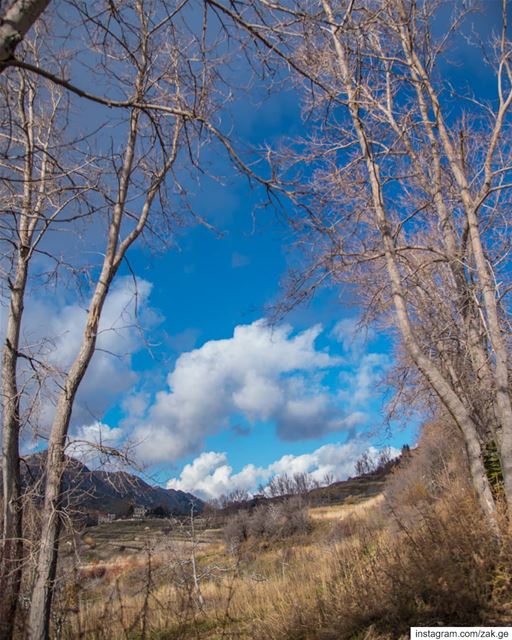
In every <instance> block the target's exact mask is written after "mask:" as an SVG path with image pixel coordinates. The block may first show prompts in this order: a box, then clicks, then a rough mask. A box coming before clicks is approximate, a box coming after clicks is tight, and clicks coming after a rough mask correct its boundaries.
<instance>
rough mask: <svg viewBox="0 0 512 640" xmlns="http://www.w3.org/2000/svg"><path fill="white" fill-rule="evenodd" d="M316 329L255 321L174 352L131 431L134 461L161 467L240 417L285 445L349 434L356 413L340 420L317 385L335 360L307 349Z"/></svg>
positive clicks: (328, 395) (340, 411)
mask: <svg viewBox="0 0 512 640" xmlns="http://www.w3.org/2000/svg"><path fill="white" fill-rule="evenodd" d="M320 332H321V327H320V326H318V325H317V326H314V327H312V328H310V329H307V330H306V331H303V332H301V333H298V334H295V335H294V334H293V332H292V328H291V327H290V326H288V325H282V326H279V327H270V326H268V325H267V324H266V323H265V322H264V321H262V320H259V321H256V322H254V323H253V324H250V325H242V326H238V327H236V328H235V330H234V334H233V337H232V338H229V339H225V340H211V341H210V342H207V343H205V344H204V345H203V346H202V347H200V348H198V349H195V350H193V351H190V352H188V353H184V354H182V355H181V356H180V357H179V358H178V360H177V362H176V366H175V368H174V370H173V371H172V372H171V373H170V374H169V376H168V379H167V383H168V389H167V390H164V391H160V392H159V393H158V394H157V395H156V398H155V401H154V403H153V405H152V407H151V409H150V410H149V412H148V416H147V419H146V420H145V421H144V423H143V424H141V425H140V426H139V428H137V429H136V430H135V432H134V440H135V441H139V442H140V445H139V452H140V455H141V458H142V459H143V460H144V462H163V461H169V460H176V459H178V458H180V457H181V456H183V455H186V454H189V453H194V452H196V451H198V450H199V449H200V448H201V446H202V445H203V442H204V439H205V438H206V437H207V436H208V435H210V434H213V433H216V432H218V431H219V430H221V429H223V428H226V427H228V426H229V425H230V420H232V419H233V417H234V416H236V415H240V414H242V415H243V416H245V418H246V419H248V420H249V421H251V422H256V421H260V420H273V421H274V422H275V424H276V428H277V433H278V435H279V436H280V437H281V438H283V439H288V440H295V439H302V438H312V437H319V436H322V435H324V434H326V433H329V432H333V431H340V430H344V429H352V428H353V426H354V423H356V422H359V421H360V420H361V419H362V414H361V413H360V412H352V414H349V415H346V414H345V413H344V412H343V408H342V407H341V406H340V405H339V403H336V401H335V397H334V396H333V394H332V393H330V392H329V389H328V388H326V387H325V386H323V385H322V383H321V378H322V375H323V373H324V372H325V371H326V370H328V369H330V368H331V367H334V366H336V365H338V364H339V363H340V359H339V358H336V357H333V356H331V355H329V354H328V353H327V352H325V351H321V350H318V349H317V348H316V347H315V340H316V339H317V337H318V336H319V334H320Z"/></svg>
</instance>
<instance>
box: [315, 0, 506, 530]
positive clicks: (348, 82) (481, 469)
mask: <svg viewBox="0 0 512 640" xmlns="http://www.w3.org/2000/svg"><path fill="white" fill-rule="evenodd" d="M322 5H323V8H324V11H325V14H326V16H327V19H328V21H329V23H330V25H331V26H330V29H331V34H332V38H333V44H334V47H335V51H336V55H337V58H338V64H339V67H340V71H341V75H342V79H343V83H344V85H345V90H346V93H347V106H348V110H349V112H350V116H351V118H352V122H353V125H354V129H355V133H356V136H357V140H358V143H359V146H360V148H361V152H362V154H363V158H364V160H365V164H366V168H367V171H368V178H369V182H370V189H371V195H372V202H373V209H374V213H375V217H376V222H377V226H378V228H379V231H380V234H381V237H382V244H383V249H384V254H385V259H386V268H387V272H388V277H389V281H390V284H391V293H392V299H393V303H394V306H395V311H396V317H397V323H398V327H399V329H400V332H401V334H402V337H403V340H404V343H405V347H406V349H407V351H408V353H409V354H410V356H411V357H412V359H413V362H414V363H415V365H416V366H417V367H418V369H419V371H420V372H421V373H422V374H423V375H424V376H425V378H426V379H427V380H428V382H429V384H430V385H431V387H432V389H433V390H434V391H435V393H436V394H437V396H438V397H439V399H440V400H441V402H442V403H443V404H444V406H445V407H446V408H447V409H448V411H449V413H450V415H451V416H452V417H453V418H454V420H455V422H456V424H457V425H458V427H459V429H460V430H461V432H462V434H463V437H464V442H465V447H466V454H467V458H468V462H469V467H470V474H471V479H472V483H473V487H474V490H475V494H476V496H477V498H478V501H479V504H480V506H481V508H482V511H483V512H484V513H485V515H486V516H487V517H488V520H489V523H490V526H491V528H492V529H493V531H494V532H495V533H496V534H498V532H499V527H498V522H497V513H496V505H495V502H494V498H493V495H492V490H491V486H490V483H489V480H488V478H487V475H486V472H485V466H484V462H483V451H482V448H481V445H480V441H479V437H478V429H477V426H476V425H475V423H474V421H473V420H472V418H471V415H470V414H469V413H468V411H467V409H466V407H465V406H464V404H463V403H462V402H461V400H460V398H459V397H458V396H457V394H456V393H455V391H454V390H453V388H452V387H451V385H450V383H449V382H448V381H447V380H445V378H444V376H443V375H442V373H441V371H440V370H439V369H438V367H437V366H436V365H435V364H434V362H432V361H431V360H430V359H429V358H428V357H426V356H425V355H424V354H423V352H422V350H421V348H420V346H419V344H418V342H417V340H416V337H415V335H414V332H413V329H412V326H411V322H410V319H409V314H408V312H407V304H406V300H405V296H404V293H403V290H402V289H403V288H402V279H401V275H400V271H399V269H398V265H397V263H396V255H395V248H394V242H393V237H392V233H391V230H390V224H389V221H388V219H387V213H386V209H385V205H384V197H383V193H382V186H381V180H380V176H379V167H378V164H377V162H376V161H375V160H374V158H373V156H372V152H371V147H370V144H369V143H368V140H367V137H366V132H365V129H364V126H363V122H362V120H361V115H360V112H359V106H358V100H357V95H356V91H355V88H354V86H353V78H352V77H351V75H350V69H349V64H348V60H347V53H346V51H345V49H344V48H343V45H342V43H341V41H340V38H339V36H338V31H337V29H336V27H335V24H336V22H335V19H334V15H333V12H332V9H331V7H330V4H329V2H328V0H322Z"/></svg>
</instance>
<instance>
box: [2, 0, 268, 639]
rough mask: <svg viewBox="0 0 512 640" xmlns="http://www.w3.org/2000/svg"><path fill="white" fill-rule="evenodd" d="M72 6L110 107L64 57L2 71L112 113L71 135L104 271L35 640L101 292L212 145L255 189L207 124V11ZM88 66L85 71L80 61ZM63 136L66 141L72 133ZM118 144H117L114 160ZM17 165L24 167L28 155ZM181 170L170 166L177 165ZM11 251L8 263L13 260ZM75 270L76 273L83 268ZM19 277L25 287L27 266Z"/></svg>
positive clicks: (34, 604)
mask: <svg viewBox="0 0 512 640" xmlns="http://www.w3.org/2000/svg"><path fill="white" fill-rule="evenodd" d="M74 6H75V9H76V10H77V11H78V12H79V15H80V16H81V20H82V24H83V29H84V37H86V39H87V44H88V46H89V47H90V50H89V55H90V56H93V55H95V56H96V64H95V68H96V70H97V71H99V72H100V73H99V75H98V78H100V80H99V82H98V84H101V85H102V86H104V87H105V86H108V87H109V88H110V91H111V92H113V93H114V94H115V95H116V98H115V99H113V98H110V97H105V95H101V94H94V93H92V92H88V91H84V90H82V89H80V88H79V87H77V86H76V85H75V84H73V83H71V82H69V81H68V80H67V79H65V78H66V75H67V74H66V64H65V62H66V57H69V52H68V54H67V56H64V58H63V60H62V62H61V64H60V65H59V64H57V65H55V64H54V65H53V66H52V65H50V66H48V64H47V61H45V60H42V61H40V60H35V59H31V58H30V57H29V56H24V57H20V58H19V59H17V60H14V59H13V60H10V63H9V64H10V66H11V67H12V68H13V70H12V71H11V72H10V73H16V71H15V69H19V70H21V71H23V72H24V77H31V78H32V80H33V81H34V82H41V81H43V80H46V81H48V82H50V83H51V85H52V86H54V87H58V88H60V89H63V90H64V89H65V90H66V91H67V92H68V95H76V96H78V97H80V98H83V99H85V100H89V101H90V102H94V103H97V104H99V105H103V106H106V107H111V108H115V113H116V115H115V117H114V119H112V115H111V113H112V112H109V113H108V116H107V118H106V120H105V121H104V122H106V123H108V126H112V121H113V123H114V126H115V128H116V133H115V136H114V135H113V136H112V137H109V136H105V135H104V129H105V127H104V126H103V127H102V126H101V125H100V126H99V127H96V129H97V130H98V129H99V130H100V135H99V136H96V138H94V136H93V135H92V134H84V133H81V132H80V133H78V131H77V135H78V137H80V135H81V136H82V138H91V139H90V140H88V144H89V145H90V149H89V155H90V157H94V163H93V164H94V167H95V168H96V170H97V175H98V176H99V179H98V182H97V183H95V184H94V185H91V183H89V184H88V188H89V189H90V190H91V191H93V193H92V194H89V196H88V200H87V202H88V206H90V207H91V208H92V209H93V210H94V212H95V225H96V226H97V228H98V229H101V232H102V233H103V235H104V237H105V238H106V242H105V246H104V248H103V250H102V251H101V253H100V255H102V256H103V257H102V260H101V261H100V262H99V263H97V264H94V265H93V266H92V268H91V269H90V271H88V279H89V282H90V283H91V285H90V291H91V293H90V298H89V300H88V305H87V319H86V323H85V327H84V330H83V334H82V339H81V343H80V345H79V346H78V352H77V354H76V357H75V358H74V360H73V362H72V363H71V365H70V366H69V368H67V369H66V370H63V371H59V372H58V376H59V379H58V387H57V388H58V393H57V399H56V407H55V412H54V417H53V422H52V425H51V428H50V430H49V437H48V455H47V462H46V473H45V478H46V486H45V494H44V505H43V509H42V515H43V518H42V520H43V529H42V533H41V542H40V545H39V551H38V558H37V567H36V577H35V582H34V589H33V596H32V600H31V605H30V614H29V637H31V638H38V639H39V638H46V637H48V634H49V626H50V624H49V623H50V611H51V600H52V593H53V589H54V582H55V577H56V568H57V558H58V544H59V534H60V527H61V521H62V517H63V504H62V479H63V470H64V465H65V458H64V452H65V447H66V445H67V441H68V431H69V427H70V422H71V416H72V411H73V406H74V401H75V398H76V394H77V392H78V389H79V387H80V383H81V381H82V379H83V377H84V375H85V373H86V371H87V369H88V367H89V364H90V362H91V359H92V357H93V355H94V352H95V349H96V344H97V338H98V330H99V325H100V319H101V315H102V311H103V307H104V304H105V300H106V298H107V295H108V292H109V288H110V286H111V284H112V282H113V280H114V278H115V276H116V274H117V273H118V271H119V269H120V267H121V265H122V264H123V263H124V262H125V261H126V258H127V255H126V254H127V252H128V250H129V249H130V247H131V246H132V245H133V243H134V242H135V241H136V240H137V239H138V238H139V237H140V236H141V235H142V234H143V233H145V234H146V235H147V236H148V238H151V237H152V238H157V240H159V241H160V240H161V239H164V241H165V236H168V235H169V234H172V233H173V227H174V225H175V224H181V219H180V218H179V217H178V213H177V211H178V210H179V209H180V204H178V202H179V200H180V199H182V198H181V196H182V194H183V193H185V188H184V187H183V186H182V181H183V179H184V178H183V176H184V167H185V166H186V165H188V167H189V168H190V169H191V170H192V171H197V170H199V171H202V170H204V169H202V168H201V165H200V162H201V161H200V154H201V152H202V149H203V147H204V146H208V145H209V144H211V143H212V141H216V142H217V143H220V145H222V147H223V148H224V150H225V151H226V152H227V154H228V156H229V157H230V159H231V160H232V161H233V162H234V164H235V166H236V167H237V168H238V169H241V170H243V171H245V173H246V174H247V175H249V176H250V177H256V176H255V174H254V173H253V171H252V169H251V168H250V167H249V166H247V165H245V164H244V163H243V161H242V160H241V158H240V157H239V156H238V155H237V153H236V152H235V150H234V148H233V146H232V144H231V142H230V140H229V138H228V137H226V136H225V135H224V134H222V132H221V131H220V128H219V126H218V125H219V120H217V121H216V119H215V118H216V115H215V114H216V113H217V112H218V111H219V110H220V109H221V108H224V104H225V101H226V97H225V95H224V94H223V93H222V89H223V86H222V78H221V76H220V73H219V68H220V65H221V64H222V63H223V61H224V58H225V57H226V48H225V46H224V43H223V36H222V31H221V29H220V26H219V23H218V21H216V22H215V25H214V27H213V29H210V19H211V16H209V15H208V14H207V12H206V11H205V12H204V13H203V14H202V15H201V14H197V12H192V13H191V12H189V11H188V8H187V7H186V3H177V4H176V6H175V7H174V8H172V7H170V6H169V4H168V3H164V2H159V1H158V0H154V1H152V0H147V1H146V0H136V1H134V2H130V3H125V4H123V6H122V7H119V8H116V7H114V5H113V4H112V3H109V6H108V7H107V10H106V11H103V12H102V11H99V12H97V11H96V10H95V9H94V8H91V7H89V5H88V3H79V2H76V3H74ZM198 18H199V21H198ZM87 65H88V66H91V64H90V60H89V59H88V60H87ZM92 66H94V65H92ZM25 72H26V73H25ZM27 74H28V75H27ZM9 77H10V76H9ZM112 88H113V91H112ZM94 124H96V123H94ZM71 129H72V130H74V129H73V126H72V127H71ZM119 132H120V133H119ZM119 135H124V137H125V142H124V144H123V145H122V148H121V149H119ZM25 155H28V156H30V152H27V153H26V154H25ZM178 158H179V159H180V164H179V165H177V164H176V163H177V160H178ZM26 178H27V176H25V177H24V179H23V180H22V183H23V184H25V185H27V184H29V183H28V182H27V179H26ZM29 179H30V176H29ZM185 179H186V178H185ZM44 186H46V185H44ZM27 189H28V187H27ZM43 191H44V190H43ZM44 193H46V191H44ZM27 206H28V205H27ZM69 207H70V208H72V207H73V204H72V203H69ZM30 215H31V214H29V210H28V208H27V209H26V212H25V218H27V219H28V221H29V222H28V224H29V225H30V224H31V221H32V218H31V217H30ZM42 217H43V215H42V214H41V213H40V212H39V211H36V213H35V218H36V222H34V225H33V227H34V229H33V230H32V231H31V233H32V234H36V235H37V232H38V229H39V227H38V225H42V226H43V227H44V224H45V222H44V220H43V222H41V219H42ZM25 218H23V217H21V218H20V220H21V221H22V226H23V224H25V225H26V224H27V223H26V221H25ZM32 239H33V236H30V237H29V238H28V242H31V241H32ZM37 241H38V242H39V239H38V240H37ZM15 249H16V251H17V252H18V253H19V254H20V255H22V254H24V253H25V251H26V247H25V240H24V236H23V235H22V239H21V241H20V243H19V246H18V245H16V246H15ZM16 251H15V253H14V254H13V255H17V253H16ZM79 269H80V270H81V271H83V268H82V266H81V265H80V266H79ZM24 274H25V275H24V278H25V284H26V278H27V274H28V263H27V265H26V269H25V272H24ZM25 284H24V286H23V287H21V288H20V287H16V288H15V289H16V290H15V291H11V315H12V316H13V318H14V320H13V322H14V324H15V329H14V331H17V333H16V335H15V336H14V337H15V338H16V339H17V340H18V339H19V330H20V326H21V320H22V313H21V312H22V308H23V301H24V297H25V291H26V289H25ZM9 335H10V334H9ZM13 335H14V334H13ZM5 351H6V353H7V356H9V355H12V359H11V361H9V367H8V368H10V371H11V373H12V374H13V375H12V376H11V379H12V382H13V384H11V386H10V387H8V388H7V387H5V390H4V391H5V398H6V401H5V403H4V406H5V407H6V410H7V411H11V414H12V416H11V417H12V419H9V420H6V422H5V423H4V449H5V452H6V454H7V453H8V454H9V455H8V457H9V460H10V461H11V462H12V464H10V465H8V468H7V469H6V470H5V478H4V481H5V486H6V487H7V488H8V491H9V492H12V494H13V495H10V494H9V495H10V499H9V500H6V504H7V505H8V508H11V509H12V510H13V513H14V512H15V513H14V515H15V517H14V516H13V518H12V521H13V523H14V524H13V525H12V526H11V524H10V521H9V522H8V523H7V525H8V527H9V531H8V532H7V529H6V532H7V534H6V536H4V539H5V540H9V541H12V540H15V541H16V545H17V544H18V543H17V541H18V540H19V538H20V536H19V535H18V533H19V531H20V527H21V510H20V508H19V500H18V499H17V498H16V496H19V492H20V487H19V482H18V481H17V479H19V469H18V468H17V467H16V465H19V432H20V428H21V420H20V416H19V408H20V404H19V403H20V401H19V397H20V394H19V392H18V390H17V388H16V366H17V361H18V359H19V355H20V352H19V350H18V349H17V348H16V349H15V350H14V351H13V352H12V353H11V342H10V338H8V341H7V342H6V349H5ZM7 356H6V357H7ZM5 380H9V378H5ZM9 505H11V507H9ZM13 527H15V529H14V528H13ZM16 545H15V546H14V547H12V554H11V555H12V556H13V564H11V566H16V572H15V573H12V572H7V573H8V575H9V576H15V583H14V582H13V585H12V589H11V593H12V597H11V598H10V599H9V602H10V603H11V605H12V606H11V608H10V609H9V611H10V613H9V615H10V617H11V623H10V627H11V628H12V615H13V613H14V608H13V607H14V604H13V603H14V602H15V597H14V596H15V593H16V590H17V588H18V585H19V577H20V574H19V572H18V566H19V560H20V553H21V550H20V548H19V546H16ZM10 549H11V547H9V546H8V550H10ZM9 552H10V551H9ZM9 579H10V578H9Z"/></svg>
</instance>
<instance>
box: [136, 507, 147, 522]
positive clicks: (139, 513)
mask: <svg viewBox="0 0 512 640" xmlns="http://www.w3.org/2000/svg"><path fill="white" fill-rule="evenodd" d="M146 513H147V509H146V507H134V508H133V517H134V519H135V520H143V519H144V518H145V517H146Z"/></svg>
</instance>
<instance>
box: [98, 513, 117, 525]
mask: <svg viewBox="0 0 512 640" xmlns="http://www.w3.org/2000/svg"><path fill="white" fill-rule="evenodd" d="M115 519H116V514H115V513H98V524H104V523H105V522H114V520H115Z"/></svg>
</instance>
